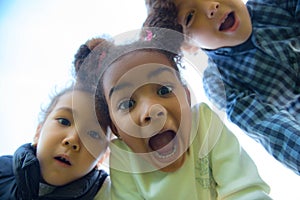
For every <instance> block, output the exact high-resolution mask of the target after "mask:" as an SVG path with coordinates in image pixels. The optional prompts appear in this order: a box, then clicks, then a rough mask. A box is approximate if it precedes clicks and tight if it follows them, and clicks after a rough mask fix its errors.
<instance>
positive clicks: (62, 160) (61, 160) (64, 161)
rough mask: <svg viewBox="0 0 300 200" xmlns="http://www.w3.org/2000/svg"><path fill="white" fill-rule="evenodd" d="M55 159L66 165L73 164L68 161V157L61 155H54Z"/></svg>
mask: <svg viewBox="0 0 300 200" xmlns="http://www.w3.org/2000/svg"><path fill="white" fill-rule="evenodd" d="M54 159H55V160H57V161H59V162H60V163H63V164H65V165H69V166H71V165H72V164H71V163H70V161H68V160H67V159H66V158H63V157H61V156H56V157H54Z"/></svg>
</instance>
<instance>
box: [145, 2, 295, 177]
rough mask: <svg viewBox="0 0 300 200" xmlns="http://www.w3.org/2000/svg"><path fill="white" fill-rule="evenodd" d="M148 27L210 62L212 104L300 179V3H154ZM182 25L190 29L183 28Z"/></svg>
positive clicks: (150, 4) (208, 82)
mask: <svg viewBox="0 0 300 200" xmlns="http://www.w3.org/2000/svg"><path fill="white" fill-rule="evenodd" d="M146 4H147V7H148V11H149V16H148V18H147V20H146V21H145V26H157V27H166V28H172V29H173V28H174V27H175V29H176V30H178V31H183V32H184V33H185V34H186V35H187V37H186V41H185V44H184V45H183V48H184V49H186V50H189V51H194V50H195V49H199V48H201V49H202V50H204V51H205V52H206V54H207V55H208V57H209V60H208V67H207V68H206V70H205V72H204V75H203V76H204V78H203V84H204V89H205V92H206V94H207V95H208V97H209V99H210V100H211V101H212V102H213V103H215V104H216V105H217V106H218V107H219V108H221V109H225V110H226V113H227V115H228V118H229V119H230V120H231V121H232V122H233V123H235V124H237V125H238V126H239V127H240V128H242V129H243V130H245V131H246V133H247V134H248V135H249V136H250V137H252V138H254V139H255V140H257V141H258V142H260V143H261V144H262V145H263V146H264V147H265V149H266V150H267V151H268V152H269V153H270V154H272V155H273V156H274V157H275V158H276V159H277V160H279V161H280V162H282V163H283V164H284V165H286V166H287V167H288V168H290V169H292V170H293V171H294V172H295V173H297V174H300V137H299V136H300V114H299V113H300V77H299V71H300V54H299V52H300V28H299V27H300V26H299V21H300V1H299V0H277V1H275V0H273V1H269V0H249V1H247V3H246V5H245V4H244V3H243V2H242V1H238V0H226V1H223V0H221V1H212V0H205V1H204V0H184V1H183V0H172V1H160V0H146ZM178 23H179V24H180V25H181V26H182V27H181V30H180V28H179V29H178Z"/></svg>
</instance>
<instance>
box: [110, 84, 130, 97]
mask: <svg viewBox="0 0 300 200" xmlns="http://www.w3.org/2000/svg"><path fill="white" fill-rule="evenodd" d="M129 86H131V84H130V83H122V84H119V85H117V86H115V87H112V88H111V89H110V91H109V95H108V97H109V99H110V98H111V96H112V94H113V93H114V92H116V91H118V90H122V89H123V88H125V87H129Z"/></svg>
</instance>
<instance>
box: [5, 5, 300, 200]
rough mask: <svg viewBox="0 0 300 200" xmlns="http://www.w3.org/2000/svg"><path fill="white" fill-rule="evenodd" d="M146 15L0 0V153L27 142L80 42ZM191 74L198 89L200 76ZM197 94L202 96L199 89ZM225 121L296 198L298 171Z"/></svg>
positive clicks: (134, 10) (277, 191)
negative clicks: (39, 114) (294, 171)
mask: <svg viewBox="0 0 300 200" xmlns="http://www.w3.org/2000/svg"><path fill="white" fill-rule="evenodd" d="M145 17H146V9H145V6H144V1H143V0H126V1H125V0H113V1H112V0H106V1H105V0H43V1H34V0H26V1H22V0H0V94H1V99H0V128H1V133H0V134H1V135H0V136H1V137H0V155H4V154H13V152H14V151H15V149H16V148H17V147H19V146H20V145H21V144H23V143H26V142H31V140H32V137H33V135H34V133H35V129H36V126H37V117H38V113H39V110H40V106H41V105H42V103H46V102H47V101H48V94H49V93H50V92H52V91H53V88H54V86H55V85H58V86H60V85H63V84H64V83H65V82H66V81H67V80H68V79H69V78H70V75H71V67H72V61H73V56H74V54H75V52H76V51H77V49H78V47H79V46H80V45H81V44H82V43H84V42H85V41H86V40H87V39H90V38H92V37H94V36H99V35H102V34H104V33H106V34H110V35H112V36H114V35H118V34H120V33H123V32H126V31H130V30H133V29H137V28H140V27H141V25H142V23H143V20H144V19H145ZM203 58H204V59H206V57H205V56H203ZM198 63H199V59H198ZM200 64H201V65H202V66H205V62H202V63H201V62H200ZM193 74H195V73H190V76H192V75H193ZM193 79H196V83H197V85H196V84H195V85H196V87H197V91H199V90H200V89H199V88H200V87H199V86H200V83H201V80H200V78H199V77H194V78H193V77H191V78H189V80H193ZM197 96H198V98H201V99H202V98H204V97H203V96H202V93H201V91H199V93H198V95H197ZM227 124H228V126H229V127H230V128H231V129H232V130H233V132H234V133H236V135H237V136H238V138H239V139H240V142H241V143H242V145H243V146H244V148H245V149H246V150H247V152H248V153H249V154H250V156H251V157H252V158H253V159H254V161H255V162H256V164H257V166H258V169H259V172H260V174H261V176H262V177H263V179H264V180H265V181H266V182H267V183H268V184H269V185H270V186H271V195H272V197H273V198H274V199H278V200H286V199H289V200H299V199H300V193H299V191H298V190H299V186H300V177H299V176H297V175H295V174H294V173H293V172H292V171H290V170H288V169H286V168H285V167H284V166H282V165H281V164H280V163H279V162H277V161H276V160H275V159H273V158H272V157H271V156H270V155H269V154H267V153H266V151H265V150H264V149H263V148H262V147H261V146H260V145H259V144H257V143H256V142H255V141H253V140H252V139H249V138H248V137H247V136H246V135H245V134H244V133H242V131H240V130H239V129H238V128H237V127H235V126H234V125H232V124H230V123H227ZM224 173H226V172H224Z"/></svg>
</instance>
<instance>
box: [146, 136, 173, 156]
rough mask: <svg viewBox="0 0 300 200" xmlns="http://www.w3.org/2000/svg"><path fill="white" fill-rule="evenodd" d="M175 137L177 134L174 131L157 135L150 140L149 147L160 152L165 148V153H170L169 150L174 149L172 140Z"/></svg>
mask: <svg viewBox="0 0 300 200" xmlns="http://www.w3.org/2000/svg"><path fill="white" fill-rule="evenodd" d="M174 137H175V133H174V132H172V131H166V132H163V133H160V134H156V135H154V136H152V137H151V138H150V140H149V146H150V148H151V149H152V150H153V151H158V150H160V149H162V148H163V147H165V148H164V151H168V150H169V148H170V149H172V148H173V142H172V140H173V138H174ZM168 144H169V145H168ZM166 148H167V149H166Z"/></svg>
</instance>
